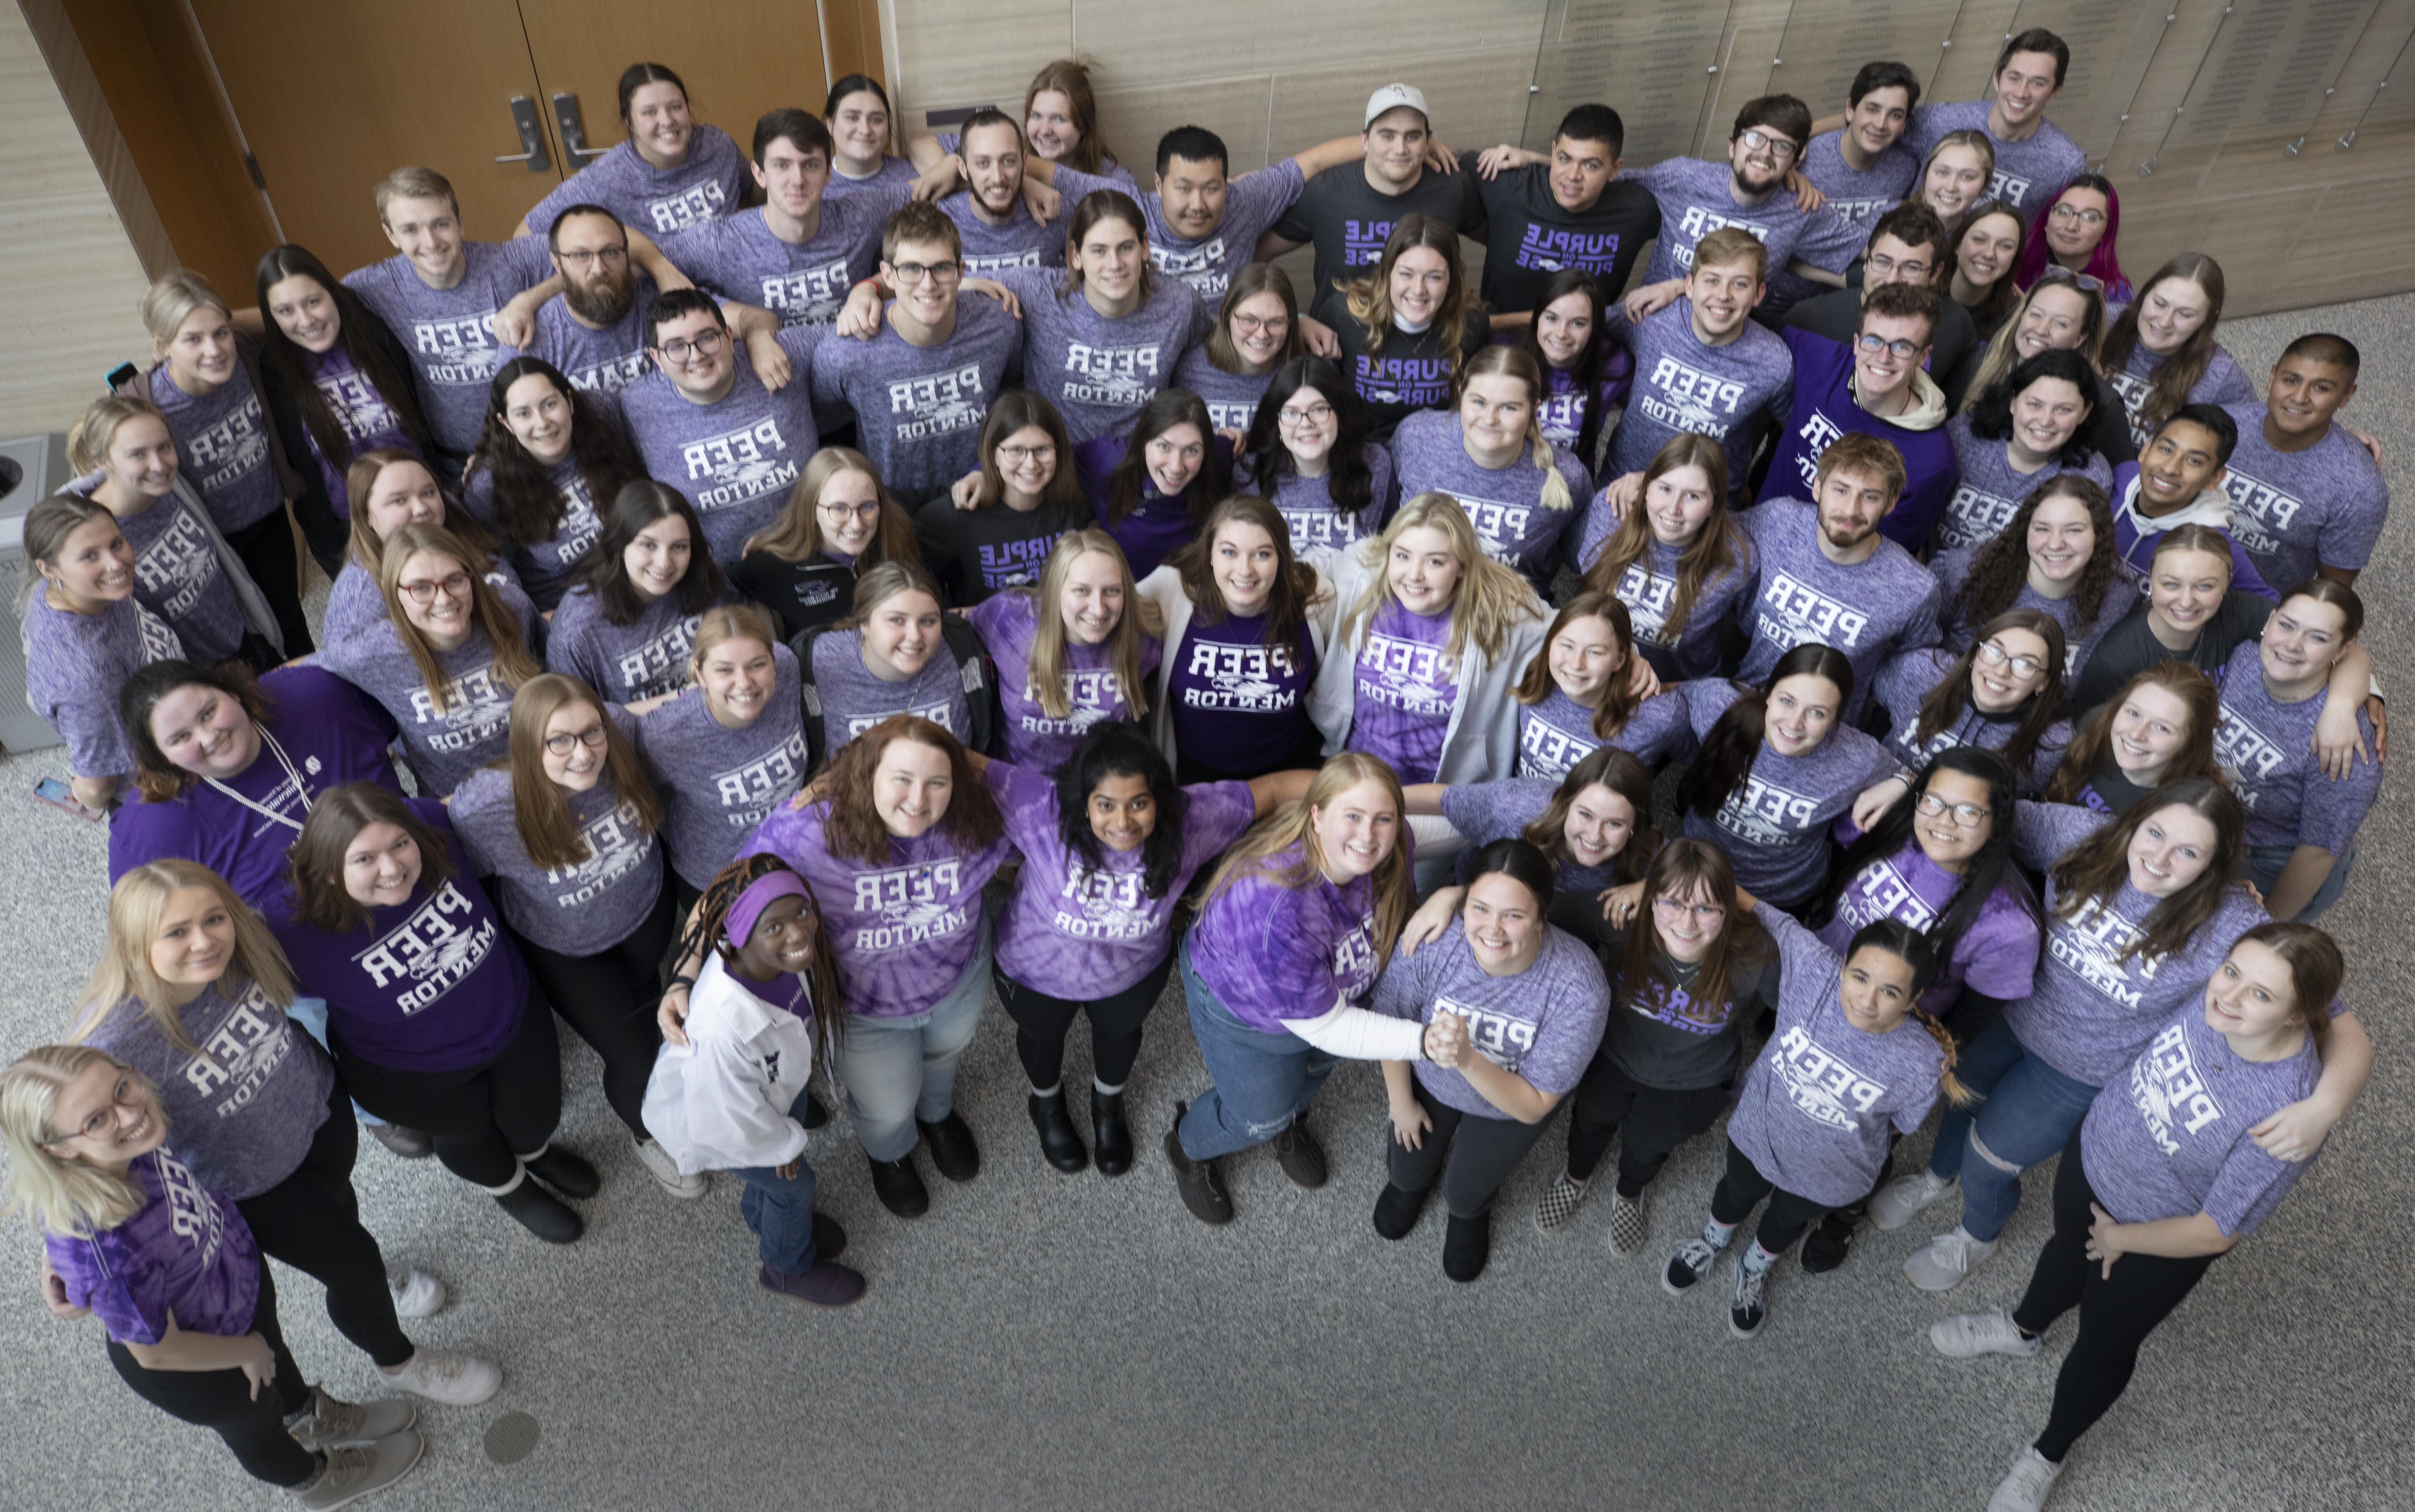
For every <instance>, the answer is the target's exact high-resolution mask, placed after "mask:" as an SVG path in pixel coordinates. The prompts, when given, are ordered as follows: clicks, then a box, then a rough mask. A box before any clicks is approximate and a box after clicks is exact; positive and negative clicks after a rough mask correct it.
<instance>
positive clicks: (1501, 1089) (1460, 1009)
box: [1373, 839, 1610, 1282]
mask: <svg viewBox="0 0 2415 1512" xmlns="http://www.w3.org/2000/svg"><path fill="white" fill-rule="evenodd" d="M1552 908H1553V883H1552V863H1551V862H1550V861H1547V860H1546V859H1545V858H1544V856H1543V853H1542V852H1541V851H1539V850H1538V849H1536V848H1535V847H1534V846H1531V845H1529V844H1527V843H1526V842H1525V841H1523V840H1516V839H1504V840H1495V841H1493V842H1492V843H1491V844H1489V845H1487V846H1484V848H1483V849H1481V850H1479V851H1478V852H1477V854H1476V860H1475V863H1474V865H1473V866H1472V867H1471V868H1470V870H1469V874H1468V881H1467V888H1466V895H1465V897H1464V899H1463V901H1462V903H1461V904H1460V907H1459V913H1460V927H1459V928H1458V929H1456V930H1451V931H1449V932H1448V933H1447V934H1446V935H1445V936H1443V937H1442V938H1441V939H1438V940H1435V941H1433V943H1431V944H1429V945H1427V946H1426V947H1425V948H1424V949H1422V950H1420V951H1418V952H1417V953H1416V954H1415V955H1413V956H1396V957H1394V958H1393V960H1392V963H1391V965H1390V966H1388V967H1387V968H1386V969H1385V971H1384V975H1383V977H1382V979H1381V980H1380V981H1377V982H1376V984H1375V994H1374V1002H1373V1007H1374V1010H1375V1011H1376V1012H1378V1013H1388V1014H1390V1015H1391V1016H1392V1017H1394V1018H1399V1019H1406V1020H1408V1021H1410V1022H1412V1023H1415V1024H1418V1025H1428V1024H1432V1023H1433V1022H1434V1021H1435V1020H1436V1019H1437V1018H1442V1017H1451V1016H1457V1017H1460V1018H1463V1019H1464V1020H1465V1021H1466V1022H1467V1025H1468V1033H1467V1036H1466V1038H1465V1039H1463V1040H1458V1041H1456V1042H1454V1043H1453V1045H1452V1046H1451V1047H1450V1049H1449V1050H1448V1052H1447V1053H1446V1054H1444V1055H1437V1056H1436V1057H1435V1058H1434V1059H1433V1060H1432V1061H1419V1062H1418V1063H1415V1064H1412V1063H1411V1062H1409V1061H1406V1060H1386V1061H1385V1062H1384V1091H1385V1095H1386V1100H1387V1101H1388V1103H1389V1104H1390V1110H1389V1113H1390V1120H1389V1121H1390V1123H1391V1135H1392V1137H1391V1138H1390V1139H1389V1140H1388V1141H1387V1142H1386V1143H1385V1145H1384V1151H1385V1177H1386V1179H1385V1183H1384V1190H1383V1191H1382V1192H1381V1193H1379V1194H1378V1195H1377V1196H1376V1198H1375V1219H1374V1221H1375V1232H1376V1233H1378V1234H1380V1235H1383V1236H1384V1237H1385V1238H1387V1239H1405V1238H1407V1237H1408V1236H1409V1231H1410V1230H1411V1229H1414V1228H1416V1227H1417V1222H1418V1215H1419V1213H1420V1212H1422V1211H1423V1209H1424V1207H1425V1205H1426V1200H1427V1198H1428V1197H1429V1196H1430V1195H1431V1194H1432V1192H1433V1188H1434V1185H1435V1183H1436V1182H1437V1181H1439V1182H1440V1183H1441V1185H1442V1190H1443V1205H1444V1206H1445V1207H1447V1208H1448V1209H1449V1212H1450V1226H1449V1229H1448V1232H1447V1233H1446V1234H1445V1235H1444V1236H1443V1248H1442V1271H1443V1274H1444V1275H1445V1276H1448V1277H1449V1278H1450V1279H1451V1280H1454V1281H1460V1282H1467V1281H1472V1280H1476V1278H1477V1277H1478V1276H1480V1275H1482V1274H1483V1273H1484V1265H1485V1262H1486V1261H1487V1260H1488V1259H1489V1258H1490V1257H1491V1255H1492V1251H1493V1197H1494V1196H1495V1195H1496V1194H1497V1193H1498V1192H1499V1191H1500V1190H1501V1184H1502V1183H1503V1182H1505V1181H1507V1180H1508V1178H1509V1174H1510V1173H1511V1172H1512V1171H1515V1170H1516V1169H1517V1168H1518V1162H1519V1161H1521V1160H1524V1159H1525V1158H1526V1152H1527V1151H1528V1150H1529V1149H1532V1148H1533V1147H1534V1145H1535V1142H1536V1141H1537V1140H1538V1139H1540V1138H1542V1137H1543V1126H1544V1125H1545V1124H1547V1123H1549V1122H1550V1121H1551V1117H1552V1113H1553V1109H1555V1108H1557V1107H1558V1106H1559V1105H1560V1100H1561V1099H1563V1098H1565V1097H1567V1096H1568V1093H1569V1091H1570V1090H1572V1089H1573V1088H1574V1087H1575V1086H1576V1085H1577V1083H1578V1081H1579V1080H1580V1079H1581V1078H1582V1077H1583V1075H1584V1070H1585V1067H1586V1065H1587V1064H1588V1063H1589V1062H1590V1061H1592V1059H1593V1058H1594V1052H1595V1050H1596V1049H1597V1048H1598V1046H1599V1045H1600V1043H1601V1036H1602V1021H1603V1019H1604V1018H1605V1017H1606V1016H1607V1015H1608V1013H1609V1011H1610V989H1609V984H1608V983H1607V982H1605V981H1603V979H1602V972H1601V966H1600V965H1599V964H1598V962H1596V961H1595V960H1594V957H1593V952H1592V951H1590V950H1588V949H1587V948H1586V947H1585V946H1584V945H1583V944H1581V943H1579V941H1578V940H1577V939H1576V938H1575V937H1574V936H1569V935H1568V934H1567V933H1565V932H1564V931H1562V930H1559V929H1556V928H1554V927H1553V925H1552V923H1551V922H1550V918H1551V914H1552Z"/></svg>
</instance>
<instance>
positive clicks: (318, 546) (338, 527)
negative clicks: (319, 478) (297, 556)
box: [293, 492, 353, 582]
mask: <svg viewBox="0 0 2415 1512" xmlns="http://www.w3.org/2000/svg"><path fill="white" fill-rule="evenodd" d="M293 522H294V523H295V524H296V525H299V526H301V527H302V544H303V545H304V546H308V547H309V548H310V560H311V561H315V562H317V563H318V564H319V570H320V571H321V572H323V573H325V574H326V575H327V580H328V581H329V582H333V581H335V578H336V575H337V574H338V573H339V572H342V571H343V570H344V558H345V557H346V556H347V555H348V554H350V553H351V551H352V549H353V523H352V521H350V520H348V519H346V518H344V517H343V516H341V515H338V514H337V513H336V510H335V506H334V505H332V504H330V503H329V502H327V501H326V499H325V498H324V496H323V495H321V494H318V493H316V492H313V493H309V494H306V495H305V496H303V497H302V498H300V499H296V500H295V501H293Z"/></svg>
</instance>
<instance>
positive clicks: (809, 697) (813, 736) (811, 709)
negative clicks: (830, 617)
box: [788, 624, 835, 772]
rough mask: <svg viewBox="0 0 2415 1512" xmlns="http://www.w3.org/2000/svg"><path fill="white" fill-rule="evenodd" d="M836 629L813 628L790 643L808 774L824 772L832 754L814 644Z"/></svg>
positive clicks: (798, 634) (800, 633)
mask: <svg viewBox="0 0 2415 1512" xmlns="http://www.w3.org/2000/svg"><path fill="white" fill-rule="evenodd" d="M834 628H835V627H834V626H832V625H826V624H817V625H809V626H807V627H806V628H804V629H802V630H800V631H798V632H797V633H796V635H795V636H791V637H790V638H789V640H788V650H789V651H791V652H793V653H794V654H795V656H796V658H797V700H798V702H799V703H800V704H801V705H802V713H803V715H804V726H805V770H806V771H809V772H812V771H821V770H822V760H823V758H824V757H825V756H828V755H829V754H830V737H829V736H828V735H827V734H826V733H825V732H824V730H823V727H822V694H821V689H820V688H819V687H817V686H816V685H815V682H814V642H815V641H817V640H819V639H820V638H821V637H822V636H826V635H828V634H830V633H831V631H832V629H834Z"/></svg>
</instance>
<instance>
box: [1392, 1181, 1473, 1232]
mask: <svg viewBox="0 0 2415 1512" xmlns="http://www.w3.org/2000/svg"><path fill="white" fill-rule="evenodd" d="M1431 1191H1433V1188H1432V1187H1428V1188H1426V1189H1425V1190H1422V1191H1403V1190H1401V1189H1400V1188H1398V1187H1395V1186H1393V1185H1392V1184H1391V1183H1390V1182H1386V1183H1384V1190H1383V1191H1382V1192H1381V1193H1379V1194H1378V1195H1377V1196H1376V1198H1375V1232H1376V1233H1378V1234H1380V1235H1383V1236H1384V1237H1386V1238H1388V1239H1405V1238H1407V1237H1408V1236H1409V1231H1410V1230H1411V1229H1413V1228H1416V1227H1417V1226H1418V1214H1419V1213H1422V1212H1424V1211H1425V1210H1426V1196H1427V1194H1428V1193H1429V1192H1431ZM1452 1221H1453V1222H1454V1223H1456V1222H1457V1221H1458V1220H1456V1219H1454V1220H1452ZM1452 1232H1453V1233H1456V1232H1458V1231H1457V1230H1456V1229H1453V1231H1452Z"/></svg>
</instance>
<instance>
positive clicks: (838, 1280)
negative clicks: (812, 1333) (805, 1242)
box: [756, 1260, 863, 1308]
mask: <svg viewBox="0 0 2415 1512" xmlns="http://www.w3.org/2000/svg"><path fill="white" fill-rule="evenodd" d="M756 1280H757V1284H758V1285H760V1286H761V1287H762V1288H763V1290H765V1291H767V1292H770V1293H772V1294H773V1295H777V1296H788V1297H794V1298H796V1299H797V1300H798V1301H800V1302H810V1303H812V1304H813V1305H814V1306H815V1307H817V1308H843V1307H845V1306H847V1304H848V1303H850V1302H852V1301H854V1300H855V1299H856V1298H857V1297H859V1296H862V1295H863V1276H862V1273H861V1272H859V1271H854V1270H849V1269H848V1268H847V1266H845V1265H832V1263H831V1262H829V1261H827V1260H817V1261H815V1262H814V1268H813V1269H811V1270H809V1271H807V1272H805V1273H804V1274H803V1275H802V1276H793V1275H790V1274H789V1273H788V1272H787V1271H785V1270H773V1269H772V1267H771V1266H769V1265H766V1266H764V1267H763V1270H762V1274H761V1275H759V1276H757V1278H756Z"/></svg>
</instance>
